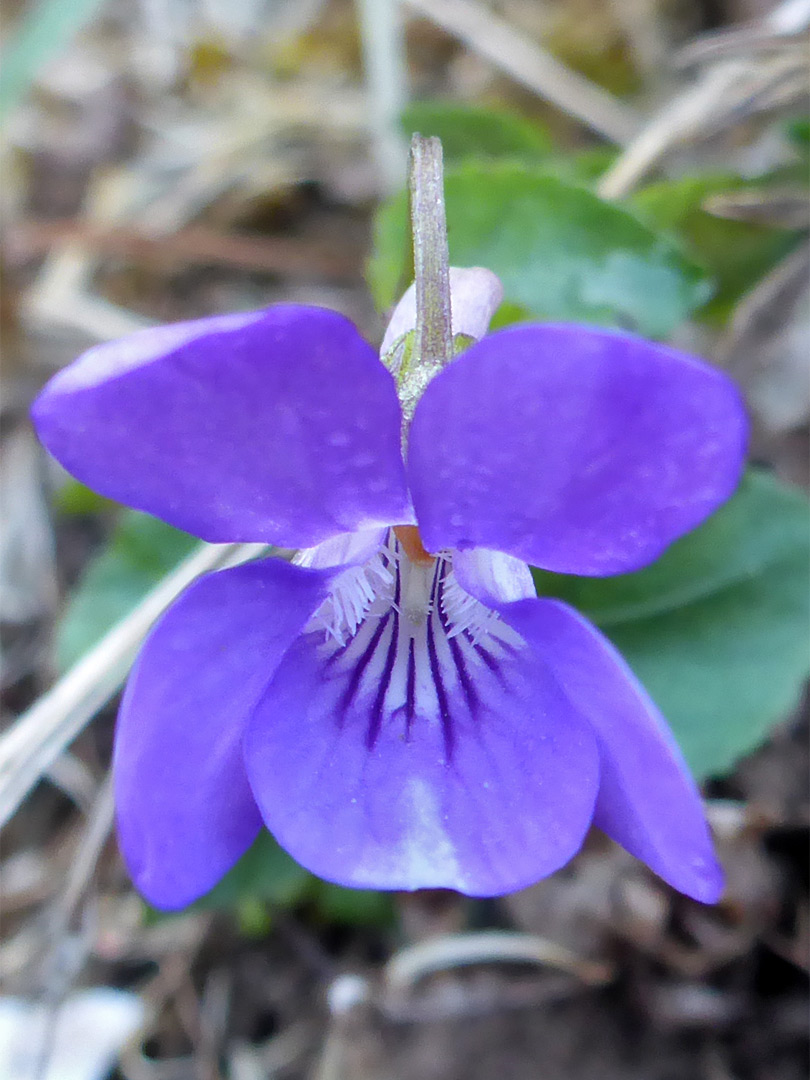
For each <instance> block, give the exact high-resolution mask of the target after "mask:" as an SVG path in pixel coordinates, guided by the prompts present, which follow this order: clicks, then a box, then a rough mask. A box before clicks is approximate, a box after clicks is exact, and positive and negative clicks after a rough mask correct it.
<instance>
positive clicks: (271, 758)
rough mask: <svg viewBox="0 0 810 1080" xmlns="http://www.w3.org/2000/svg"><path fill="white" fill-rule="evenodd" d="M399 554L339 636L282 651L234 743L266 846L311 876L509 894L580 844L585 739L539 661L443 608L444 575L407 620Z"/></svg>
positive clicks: (587, 765) (464, 609) (509, 636)
mask: <svg viewBox="0 0 810 1080" xmlns="http://www.w3.org/2000/svg"><path fill="white" fill-rule="evenodd" d="M406 563H407V561H406V560H403V559H401V560H400V562H399V564H398V567H397V574H396V586H395V588H396V595H395V597H394V603H393V606H389V607H387V608H384V609H382V610H375V609H372V611H371V612H370V613H369V615H368V616H367V617H366V619H365V621H364V622H363V624H362V625H361V627H360V628H359V629H358V630H357V632H356V633H355V634H354V636H353V637H352V638H351V639H350V640H349V641H347V642H345V641H343V640H337V639H336V638H335V636H334V635H332V636H330V637H329V638H328V639H325V637H324V634H323V633H322V632H319V631H317V630H311V631H310V632H307V633H306V634H304V635H302V637H301V638H300V639H299V640H298V641H297V642H296V643H295V644H294V645H293V647H292V648H291V649H290V650H289V652H288V653H287V654H286V655H285V657H284V659H283V661H282V662H281V664H280V665H279V668H278V670H277V671H276V673H275V675H274V677H273V680H272V682H271V684H270V686H269V687H268V689H267V692H266V693H265V695H264V697H263V698H262V700H261V702H260V703H259V705H258V706H257V708H256V709H255V710H254V712H253V715H252V718H251V720H250V722H249V724H248V728H247V732H246V736H245V755H246V762H247V768H248V774H249V776H250V780H251V784H252V787H253V791H254V793H255V796H256V799H257V802H258V803H259V806H260V808H261V810H262V815H263V817H264V819H265V822H266V824H267V826H268V828H269V829H270V830H271V831H272V832H273V834H274V835H275V836H276V838H277V839H278V841H279V842H280V843H281V844H282V845H283V846H284V847H285V848H287V850H288V851H290V853H291V854H292V855H293V856H294V857H295V858H296V859H298V861H299V862H301V863H303V865H304V866H306V867H307V868H308V869H310V870H312V871H313V872H314V873H316V874H319V875H320V876H321V877H324V878H327V879H329V880H332V881H337V882H339V883H341V884H344V885H349V886H354V887H360V888H383V889H418V888H429V887H434V888H453V889H458V890H459V891H461V892H464V893H468V894H471V895H478V896H487V895H499V894H502V893H506V892H510V891H513V890H515V889H518V888H521V887H523V886H525V885H528V884H530V883H531V882H533V881H536V880H537V879H538V878H541V877H543V876H544V875H547V874H550V873H552V872H553V871H554V870H556V869H558V868H559V867H560V866H561V865H563V864H564V863H565V862H567V861H568V859H569V858H570V857H571V856H572V855H573V854H574V853H575V852H576V850H577V849H578V848H579V846H580V844H581V842H582V838H583V836H584V834H585V831H586V829H587V827H588V825H589V823H590V820H591V816H592V812H593V805H594V799H595V795H596V789H597V784H598V762H597V753H596V747H595V743H594V739H593V735H592V733H591V731H590V728H589V726H588V725H587V723H586V722H585V721H583V720H582V719H581V718H580V717H579V715H578V713H577V712H576V711H575V710H573V709H572V708H571V706H570V704H569V703H568V701H567V700H566V698H565V696H564V695H563V694H561V693H560V691H559V688H558V687H557V685H556V682H555V679H554V677H553V674H552V673H551V672H550V670H549V668H548V666H547V665H546V663H545V661H544V658H543V657H542V656H541V655H538V654H537V652H536V651H535V650H533V649H532V648H530V647H528V646H526V645H525V644H524V643H522V642H521V641H520V639H519V638H518V637H517V635H515V634H513V633H512V632H511V631H510V630H509V629H508V627H506V626H505V624H504V625H501V626H498V625H496V622H497V620H495V617H494V616H493V617H492V619H491V620H490V621H489V622H487V620H486V618H484V617H483V616H480V617H479V615H480V613H479V615H476V613H475V612H471V611H470V610H469V605H466V606H465V604H464V603H463V602H461V601H457V597H455V594H454V593H453V591H452V588H451V579H450V577H449V576H448V577H447V578H446V579H443V580H444V584H445V585H446V586H447V588H446V590H445V592H446V596H445V598H444V600H443V599H442V598H441V595H437V594H436V593H435V592H434V594H433V595H434V603H433V604H432V605H431V607H430V609H429V613H428V615H427V618H426V619H425V620H423V622H421V623H420V622H419V616H418V612H416V611H415V610H413V609H412V605H411V600H412V599H413V596H414V595H415V591H416V590H415V589H412V588H410V587H409V586H408V585H407V583H402V588H401V590H400V571H399V567H401V566H403V565H406ZM422 572H423V571H422V569H421V568H418V567H409V569H408V573H409V574H410V573H412V574H419V573H422ZM428 572H429V571H428ZM434 572H435V573H438V572H439V571H434ZM455 587H456V589H458V586H457V584H456V586H455ZM466 599H467V600H470V598H469V597H467V598H466ZM535 602H536V601H535ZM473 603H474V602H473ZM454 605H457V607H456V608H454ZM479 607H480V605H479ZM453 615H456V616H457V621H456V623H455V625H454V626H451V625H450V623H451V619H452V616H453ZM484 615H486V616H489V615H491V613H489V612H486V611H484ZM493 620H495V621H493Z"/></svg>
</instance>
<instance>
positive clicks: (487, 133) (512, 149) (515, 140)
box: [401, 101, 552, 165]
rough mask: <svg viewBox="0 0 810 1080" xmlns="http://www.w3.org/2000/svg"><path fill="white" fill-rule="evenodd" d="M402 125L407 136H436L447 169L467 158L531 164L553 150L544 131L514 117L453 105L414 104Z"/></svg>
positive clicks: (407, 110) (434, 103) (435, 102)
mask: <svg viewBox="0 0 810 1080" xmlns="http://www.w3.org/2000/svg"><path fill="white" fill-rule="evenodd" d="M401 125H402V130H403V131H404V132H405V134H406V135H408V136H410V135H412V134H414V133H415V132H419V134H420V135H438V137H439V138H440V139H441V140H442V149H443V151H444V161H445V164H446V165H449V164H451V163H453V162H458V161H464V160H466V159H467V158H513V159H517V160H520V161H524V162H528V163H532V162H536V161H542V160H543V159H544V158H546V157H548V155H549V153H550V152H551V148H552V147H551V139H550V138H549V136H548V134H547V132H546V131H544V130H543V128H541V127H538V126H537V125H536V124H533V123H531V122H530V121H528V120H524V119H523V118H522V117H521V116H516V115H515V113H512V112H507V111H506V110H501V109H482V108H480V107H478V106H471V105H460V104H457V103H456V102H453V101H414V102H413V103H412V104H410V105H409V106H408V107H407V108H406V109H405V111H404V112H403V114H402V118H401Z"/></svg>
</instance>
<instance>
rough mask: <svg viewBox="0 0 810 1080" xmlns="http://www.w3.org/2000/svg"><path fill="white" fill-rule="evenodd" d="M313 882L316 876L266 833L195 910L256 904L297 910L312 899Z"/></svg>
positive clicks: (264, 831)
mask: <svg viewBox="0 0 810 1080" xmlns="http://www.w3.org/2000/svg"><path fill="white" fill-rule="evenodd" d="M312 880H313V878H312V875H311V874H309V873H308V872H307V871H306V870H305V869H304V868H303V867H302V866H299V865H298V863H297V862H296V861H295V859H293V858H292V856H291V855H288V854H287V852H286V851H285V850H284V849H283V848H282V847H279V845H278V844H277V843H276V841H275V840H274V839H273V837H272V836H271V835H270V833H269V832H267V830H266V829H262V831H261V832H260V833H259V835H258V837H257V838H256V840H255V841H254V843H253V845H252V846H251V847H250V848H249V850H248V851H247V852H246V853H245V854H244V855H243V856H242V858H241V859H240V860H239V862H238V863H237V864H236V866H234V867H233V869H232V870H230V871H229V872H228V873H227V874H226V875H225V877H224V878H223V879H222V880H221V881H220V882H219V884H217V885H215V886H214V888H213V889H212V890H211V892H209V893H207V894H206V895H205V896H203V897H202V899H200V900H198V901H197V902H196V904H194V907H196V908H203V909H212V908H214V909H221V908H239V907H240V906H244V905H247V904H248V903H249V902H251V901H256V900H260V901H264V902H266V903H269V904H273V905H275V906H277V907H293V906H294V905H295V904H298V903H300V902H301V901H302V900H303V899H304V898H305V897H306V896H307V895H308V893H309V892H310V888H311V882H312Z"/></svg>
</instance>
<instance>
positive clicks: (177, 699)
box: [114, 559, 329, 909]
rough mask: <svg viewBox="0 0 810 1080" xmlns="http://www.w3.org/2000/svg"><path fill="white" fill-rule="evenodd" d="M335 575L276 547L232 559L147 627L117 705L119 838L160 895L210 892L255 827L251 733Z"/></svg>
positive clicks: (163, 898)
mask: <svg viewBox="0 0 810 1080" xmlns="http://www.w3.org/2000/svg"><path fill="white" fill-rule="evenodd" d="M328 580H329V575H328V574H325V573H324V572H322V571H316V570H304V569H299V568H298V567H295V566H291V565H290V564H288V563H285V562H282V561H281V560H277V559H271V560H266V561H262V562H257V563H251V564H249V565H245V566H240V567H236V568H235V569H232V570H223V571H221V572H220V573H216V574H211V575H209V576H207V577H204V578H202V579H201V580H200V581H198V582H196V583H195V584H194V585H192V586H191V588H190V589H188V591H187V592H186V593H184V595H183V596H181V597H180V599H179V600H178V601H177V602H176V603H175V604H174V605H173V606H172V607H171V608H170V609H169V611H167V612H166V614H165V615H164V616H163V617H162V618H161V620H160V621H159V622H158V623H157V625H156V626H155V627H154V629H153V630H152V632H151V634H150V635H149V637H148V638H147V640H146V643H145V645H144V646H143V649H142V650H141V653H140V656H139V657H138V660H137V663H136V665H135V667H134V669H133V671H132V674H131V676H130V679H129V682H128V684H127V688H126V691H125V694H124V699H123V702H122V705H121V711H120V714H119V717H118V727H117V729H116V738H115V757H114V776H115V795H116V805H117V811H118V832H119V840H120V844H121V850H122V852H123V855H124V858H125V860H126V863H127V865H128V867H129V870H130V873H131V874H132V878H133V881H134V882H135V885H136V886H137V888H138V889H139V890H140V892H141V893H143V895H144V896H145V897H146V899H147V900H149V901H150V902H151V903H152V904H154V905H155V906H156V907H160V908H167V909H172V908H179V907H184V906H185V905H186V904H188V903H190V902H191V901H192V900H195V899H196V898H197V897H198V896H201V895H202V894H203V893H205V892H207V891H208V890H209V889H210V888H211V887H212V886H213V885H214V884H216V882H217V881H218V880H219V879H220V878H221V877H222V875H223V874H224V873H225V872H226V871H227V870H228V869H229V868H230V867H231V866H232V865H233V863H235V862H236V860H237V859H238V858H239V857H240V856H241V855H242V854H243V853H244V851H245V850H246V849H247V848H248V847H249V845H250V844H251V843H252V841H253V840H254V838H255V837H256V834H257V833H258V831H259V828H260V827H261V817H260V815H259V812H258V810H257V808H256V803H255V800H254V798H253V795H252V793H251V790H250V787H249V785H248V781H247V776H246V774H245V768H244V764H243V758H242V752H241V740H242V733H243V730H244V726H245V723H246V720H247V717H248V716H249V714H250V712H251V710H252V709H253V707H254V705H255V703H256V700H257V699H258V698H259V696H260V695H261V693H262V691H263V690H264V688H265V686H266V685H267V683H268V681H269V680H270V678H271V676H272V674H273V671H274V670H275V668H276V666H277V665H278V663H279V661H280V660H281V657H282V656H283V654H284V652H285V651H286V650H287V648H288V647H289V646H290V644H291V642H292V641H293V640H294V638H295V637H296V636H297V635H298V634H299V633H300V631H301V628H302V627H303V626H304V624H305V623H306V621H307V619H308V618H309V617H310V615H311V613H312V611H313V610H314V609H315V608H316V607H317V606H318V605H319V603H320V602H321V601H322V599H323V596H324V594H325V591H326V588H327V583H328Z"/></svg>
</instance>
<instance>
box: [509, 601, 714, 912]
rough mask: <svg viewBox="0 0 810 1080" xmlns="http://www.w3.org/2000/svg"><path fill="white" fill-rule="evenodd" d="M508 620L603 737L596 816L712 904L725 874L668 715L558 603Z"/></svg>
mask: <svg viewBox="0 0 810 1080" xmlns="http://www.w3.org/2000/svg"><path fill="white" fill-rule="evenodd" d="M524 605H529V606H526V607H524ZM521 608H523V610H522V611H521V610H520V609H521ZM509 620H510V622H511V623H512V624H513V625H514V626H516V628H517V629H518V630H519V631H520V632H521V633H522V634H523V635H524V636H525V638H526V640H527V641H530V642H531V644H532V646H533V647H534V648H535V649H537V650H538V651H542V652H543V653H544V655H546V656H547V657H548V663H549V666H550V667H551V669H552V670H553V671H554V673H555V676H556V678H557V679H558V680H559V684H560V686H561V687H562V689H563V691H564V692H565V694H566V695H567V697H568V700H569V701H570V703H571V706H572V707H573V708H574V709H576V711H577V712H578V714H579V715H580V716H581V717H583V718H584V719H586V720H587V721H588V723H589V724H590V725H591V728H592V729H593V731H594V733H595V735H596V740H597V744H598V747H599V760H600V782H599V795H598V798H597V801H596V810H595V814H594V824H595V825H597V826H598V827H599V828H600V829H602V830H604V832H606V833H607V834H608V836H611V837H612V838H613V839H614V840H616V841H617V842H618V843H619V844H621V845H622V847H624V848H626V849H627V851H629V852H630V853H631V854H632V855H635V856H636V857H637V858H639V859H641V860H642V861H643V862H645V863H647V865H648V866H649V867H650V869H652V870H654V871H655V873H656V874H658V875H659V876H660V877H662V878H663V879H664V881H667V882H668V883H669V884H670V885H672V886H673V888H675V889H678V890H679V891H680V892H682V893H686V895H687V896H691V897H693V898H694V899H695V900H700V901H702V902H703V903H707V904H712V903H715V902H716V901H717V900H718V899H719V898H720V894H721V893H722V890H723V872H722V869H721V868H720V866H719V864H718V862H717V859H716V858H715V855H714V850H713V846H712V839H711V836H710V833H709V829H708V826H707V824H706V817H705V814H704V810H703V803H702V801H701V797H700V793H699V791H698V789H697V786H696V784H695V782H694V780H693V779H692V777H691V775H690V773H689V769H688V768H687V765H686V763H685V762H684V760H683V756H682V754H681V752H680V750H679V749H678V746H677V744H676V742H675V739H674V738H673V736H672V733H671V731H670V730H669V728H668V727H667V724H666V721H665V720H664V718H663V717H662V716H661V713H660V712H659V711H658V709H657V708H656V706H655V705H654V704H653V702H652V701H651V699H650V697H649V696H648V695H647V693H646V691H645V690H644V688H643V687H642V686H641V685H640V683H639V682H638V680H637V679H636V677H635V676H634V675H633V673H632V672H631V671H630V669H629V667H628V666H627V664H626V663H625V661H624V660H623V659H622V657H621V656H620V655H619V653H618V652H617V651H616V650H615V649H614V648H613V646H612V645H611V644H610V643H609V642H608V641H607V640H606V639H605V638H604V637H603V636H602V634H600V633H599V631H598V630H597V629H596V628H595V627H594V626H592V625H591V624H590V623H589V622H588V621H587V620H586V619H584V618H583V617H582V616H581V615H579V614H578V613H577V612H576V611H574V610H573V609H572V608H570V607H568V606H567V605H566V604H563V603H562V602H560V601H557V600H529V601H522V602H521V603H520V604H514V605H511V609H510V615H509Z"/></svg>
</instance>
